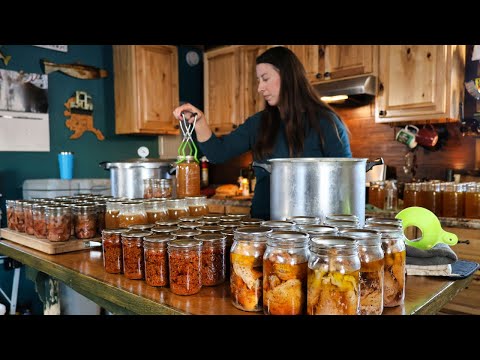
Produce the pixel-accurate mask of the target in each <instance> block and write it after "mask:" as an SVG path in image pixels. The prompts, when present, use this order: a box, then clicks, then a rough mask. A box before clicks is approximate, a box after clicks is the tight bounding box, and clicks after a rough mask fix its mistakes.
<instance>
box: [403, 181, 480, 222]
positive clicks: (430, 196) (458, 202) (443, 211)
mask: <svg viewBox="0 0 480 360" xmlns="http://www.w3.org/2000/svg"><path fill="white" fill-rule="evenodd" d="M403 205H404V208H407V207H410V206H420V207H424V208H426V209H428V210H430V211H432V212H433V213H435V214H436V215H437V216H444V217H456V218H470V219H480V182H479V183H475V182H467V183H454V182H437V181H432V182H420V183H406V184H405V189H404V195H403Z"/></svg>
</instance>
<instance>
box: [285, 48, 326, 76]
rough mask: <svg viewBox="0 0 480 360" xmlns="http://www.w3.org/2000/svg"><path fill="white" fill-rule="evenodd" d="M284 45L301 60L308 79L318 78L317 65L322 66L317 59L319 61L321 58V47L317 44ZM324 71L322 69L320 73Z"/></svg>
mask: <svg viewBox="0 0 480 360" xmlns="http://www.w3.org/2000/svg"><path fill="white" fill-rule="evenodd" d="M285 47H287V48H289V49H290V50H292V51H293V52H294V53H295V55H297V57H298V59H299V60H300V61H301V62H302V64H303V66H304V67H305V71H306V72H307V78H308V79H309V80H310V81H315V80H318V74H319V73H320V70H319V67H321V66H322V65H321V64H320V63H319V61H320V62H321V60H322V59H321V54H322V51H323V48H322V47H321V46H319V45H285ZM324 72H325V71H324V70H322V71H321V74H323V73H324Z"/></svg>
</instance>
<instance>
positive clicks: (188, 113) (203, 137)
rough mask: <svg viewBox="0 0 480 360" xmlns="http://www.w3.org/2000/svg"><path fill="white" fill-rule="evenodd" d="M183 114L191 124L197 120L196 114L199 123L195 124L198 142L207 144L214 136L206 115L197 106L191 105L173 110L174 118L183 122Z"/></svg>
mask: <svg viewBox="0 0 480 360" xmlns="http://www.w3.org/2000/svg"><path fill="white" fill-rule="evenodd" d="M182 113H183V114H184V115H185V120H187V121H188V122H189V123H190V124H192V123H193V121H194V120H195V114H196V115H197V121H196V123H195V132H196V134H197V140H198V142H205V141H207V140H208V139H210V136H212V130H210V128H209V127H208V124H207V120H206V119H205V114H204V113H203V112H202V111H201V110H199V109H197V108H196V107H195V106H193V105H192V104H189V103H185V104H183V105H180V106H179V107H177V108H176V109H175V110H173V116H175V118H176V119H178V120H180V121H183V116H182Z"/></svg>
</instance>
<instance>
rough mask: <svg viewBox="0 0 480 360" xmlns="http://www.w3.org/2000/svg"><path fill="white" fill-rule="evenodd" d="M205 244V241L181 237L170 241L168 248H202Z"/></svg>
mask: <svg viewBox="0 0 480 360" xmlns="http://www.w3.org/2000/svg"><path fill="white" fill-rule="evenodd" d="M202 245H203V241H199V240H190V239H179V240H172V241H169V242H168V248H169V249H170V248H180V249H181V248H184V249H185V248H197V249H198V250H200V248H201V247H202Z"/></svg>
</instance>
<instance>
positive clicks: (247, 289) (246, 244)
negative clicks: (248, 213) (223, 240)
mask: <svg viewBox="0 0 480 360" xmlns="http://www.w3.org/2000/svg"><path fill="white" fill-rule="evenodd" d="M272 232H273V231H272V229H270V228H267V227H253V226H249V227H239V228H237V229H235V231H234V240H233V245H232V248H231V250H230V263H231V268H230V292H231V297H232V303H233V306H235V307H236V308H238V309H240V310H243V311H262V309H263V255H264V253H265V248H266V246H267V235H268V234H270V233H272Z"/></svg>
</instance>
